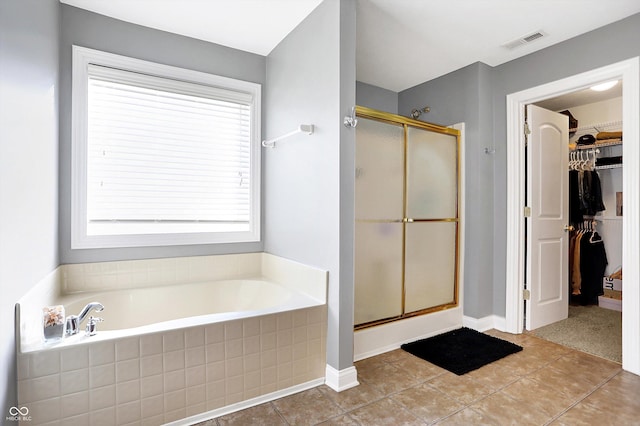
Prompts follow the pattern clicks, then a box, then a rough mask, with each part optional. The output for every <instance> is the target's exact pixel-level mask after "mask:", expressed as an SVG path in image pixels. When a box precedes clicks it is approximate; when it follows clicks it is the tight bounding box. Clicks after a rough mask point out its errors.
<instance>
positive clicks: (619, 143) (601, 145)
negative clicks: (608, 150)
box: [570, 139, 622, 151]
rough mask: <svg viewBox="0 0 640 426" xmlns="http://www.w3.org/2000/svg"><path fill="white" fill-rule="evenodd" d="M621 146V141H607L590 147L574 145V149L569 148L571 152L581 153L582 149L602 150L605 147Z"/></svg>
mask: <svg viewBox="0 0 640 426" xmlns="http://www.w3.org/2000/svg"><path fill="white" fill-rule="evenodd" d="M616 145H622V139H607V140H605V141H602V142H598V143H594V144H591V145H576V146H575V148H570V150H571V151H581V150H584V149H594V148H602V147H607V146H616Z"/></svg>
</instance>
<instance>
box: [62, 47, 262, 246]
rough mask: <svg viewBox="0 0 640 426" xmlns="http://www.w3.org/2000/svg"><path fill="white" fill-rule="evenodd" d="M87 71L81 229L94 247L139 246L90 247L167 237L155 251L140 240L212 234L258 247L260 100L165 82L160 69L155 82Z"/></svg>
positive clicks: (149, 76)
mask: <svg viewBox="0 0 640 426" xmlns="http://www.w3.org/2000/svg"><path fill="white" fill-rule="evenodd" d="M87 50H88V49H87ZM105 55H109V54H105ZM118 58H122V57H118ZM132 61H136V60H132ZM87 62H88V61H87ZM119 65H120V64H119ZM159 67H164V66H159ZM84 69H85V70H86V72H85V77H84V78H85V80H84V81H85V83H84V84H85V86H84V87H86V95H85V96H86V97H85V98H84V99H85V100H86V101H85V102H86V110H85V114H86V116H85V117H86V118H85V119H86V140H85V139H83V138H81V140H83V141H85V143H86V145H84V148H83V149H84V151H82V150H81V151H79V152H85V154H84V155H80V157H85V160H84V161H86V168H85V167H84V166H83V165H82V164H80V165H79V168H78V169H79V170H85V175H84V180H85V182H84V185H86V192H85V190H83V189H82V183H80V186H78V188H79V190H80V194H82V193H85V194H86V202H85V203H84V205H83V204H82V203H80V204H79V210H78V211H79V212H80V213H83V211H84V212H85V213H84V214H85V219H84V220H82V223H84V225H82V223H81V226H86V231H85V234H86V236H87V237H89V239H91V237H101V236H107V240H108V239H109V237H116V236H129V237H130V238H129V239H128V240H126V242H125V243H118V242H113V241H107V240H105V241H106V243H105V244H103V243H90V244H88V245H87V247H99V246H105V247H117V246H136V245H164V244H165V241H167V240H166V239H162V238H161V239H158V238H155V239H152V243H150V244H147V243H145V242H143V241H142V240H144V238H138V239H132V238H131V237H134V236H141V237H145V236H154V235H156V236H157V235H167V234H169V235H177V234H183V235H184V234H188V235H194V234H207V235H209V237H207V238H206V239H205V240H203V241H202V242H217V241H220V242H233V241H252V240H254V238H256V229H259V228H258V226H259V224H258V223H255V222H256V218H258V219H259V211H256V210H257V209H259V204H257V202H256V200H259V195H258V196H256V194H259V192H257V189H256V182H254V180H256V179H257V180H258V182H259V174H258V175H257V178H256V172H258V173H259V165H258V166H256V164H255V163H256V156H255V153H256V150H255V147H254V146H253V144H255V142H256V141H255V140H254V139H257V138H256V126H255V123H254V122H253V120H255V119H256V118H255V112H256V107H255V104H256V98H255V94H254V93H252V92H251V91H242V90H235V89H236V88H235V87H232V88H226V87H220V86H221V85H211V84H202V83H200V82H198V81H196V82H192V81H186V80H184V79H182V78H174V77H172V76H170V77H164V76H158V75H157V68H154V69H153V70H152V71H153V72H152V73H145V72H139V71H138V70H134V71H129V70H123V69H121V68H120V67H113V66H109V65H103V64H95V63H91V62H88V63H87V64H86V65H85V68H84ZM74 71H75V70H74ZM154 74H155V75H154ZM240 83H243V82H240ZM78 99H80V100H82V99H83V98H82V96H79V97H78ZM258 100H259V98H258ZM81 102H82V101H80V103H81ZM258 111H259V109H258ZM75 113H76V114H78V112H77V111H76V112H75ZM81 117H82V116H81ZM258 152H259V148H258ZM258 159H259V157H258ZM78 175H79V176H81V177H82V173H79V174H78ZM81 180H82V179H81ZM78 198H80V199H81V201H82V197H78ZM76 204H78V203H76ZM243 233H244V234H245V235H249V234H250V236H248V237H242V235H243ZM213 234H224V235H227V237H219V238H218V237H213V238H212V237H211V235H213ZM172 238H175V237H172ZM257 238H259V234H258V235H257ZM169 240H171V239H169ZM200 241H201V240H200V239H197V238H196V239H195V240H194V238H193V237H188V238H187V239H186V240H184V241H183V242H174V243H172V242H168V243H167V244H190V243H197V242H200Z"/></svg>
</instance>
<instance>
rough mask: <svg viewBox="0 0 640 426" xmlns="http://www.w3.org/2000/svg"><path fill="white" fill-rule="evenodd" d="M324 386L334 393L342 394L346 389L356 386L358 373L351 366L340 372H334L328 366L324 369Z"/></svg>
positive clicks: (334, 370)
mask: <svg viewBox="0 0 640 426" xmlns="http://www.w3.org/2000/svg"><path fill="white" fill-rule="evenodd" d="M325 384H326V385H327V386H329V387H330V388H331V389H333V390H334V391H336V392H342V391H344V390H347V389H351V388H353V387H356V386H358V385H359V384H360V383H359V382H358V372H357V371H356V367H355V366H351V367H348V368H345V369H342V370H336V369H335V368H333V367H332V366H330V365H329V364H327V367H326V369H325Z"/></svg>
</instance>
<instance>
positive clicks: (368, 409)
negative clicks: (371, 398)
mask: <svg viewBox="0 0 640 426" xmlns="http://www.w3.org/2000/svg"><path fill="white" fill-rule="evenodd" d="M349 415H350V416H351V417H352V418H353V419H354V420H355V421H356V422H358V423H359V424H360V425H362V426H418V425H425V424H426V423H425V422H424V421H422V420H420V419H419V418H418V417H416V416H415V415H414V414H412V413H410V412H409V411H407V410H406V409H404V408H403V407H402V406H401V405H399V404H397V403H395V402H393V401H392V400H390V399H389V398H384V399H381V400H380V401H377V402H374V403H372V404H369V405H366V406H364V407H361V408H358V409H357V410H354V411H352V412H350V413H349Z"/></svg>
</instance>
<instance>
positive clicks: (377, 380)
mask: <svg viewBox="0 0 640 426" xmlns="http://www.w3.org/2000/svg"><path fill="white" fill-rule="evenodd" d="M358 373H359V374H358V379H362V382H364V383H367V384H369V385H371V386H374V387H375V388H376V389H378V390H379V391H380V392H382V393H383V394H384V395H389V394H392V393H396V392H399V391H401V390H403V389H407V388H410V387H411V386H414V385H416V384H418V383H419V381H418V378H416V377H415V376H414V375H412V374H411V373H410V372H407V371H405V370H403V369H401V368H398V367H396V366H395V365H393V364H387V363H385V364H384V365H382V366H381V367H378V368H375V369H371V370H366V371H364V372H363V373H362V374H360V372H358Z"/></svg>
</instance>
